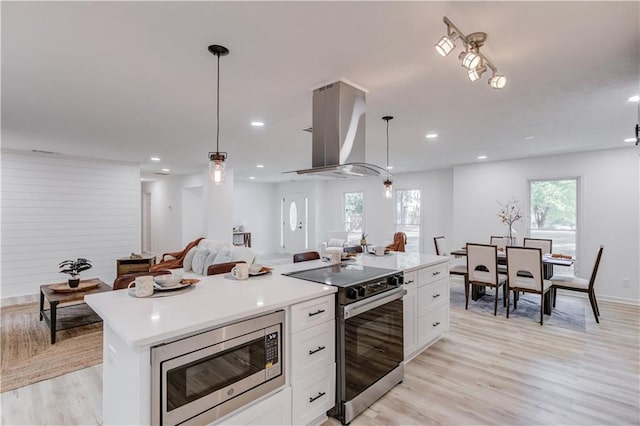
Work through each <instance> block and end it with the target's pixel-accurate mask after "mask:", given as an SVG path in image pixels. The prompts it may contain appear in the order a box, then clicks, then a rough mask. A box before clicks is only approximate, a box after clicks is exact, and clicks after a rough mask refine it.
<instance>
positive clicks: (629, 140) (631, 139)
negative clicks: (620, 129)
mask: <svg viewBox="0 0 640 426" xmlns="http://www.w3.org/2000/svg"><path fill="white" fill-rule="evenodd" d="M624 141H625V142H635V141H636V138H626V139H625V140H624Z"/></svg>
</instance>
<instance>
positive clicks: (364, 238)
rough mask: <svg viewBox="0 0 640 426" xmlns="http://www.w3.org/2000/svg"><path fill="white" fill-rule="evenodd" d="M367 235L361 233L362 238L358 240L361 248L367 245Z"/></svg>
mask: <svg viewBox="0 0 640 426" xmlns="http://www.w3.org/2000/svg"><path fill="white" fill-rule="evenodd" d="M367 235H369V234H365V233H364V232H363V233H362V238H360V245H361V246H366V245H367Z"/></svg>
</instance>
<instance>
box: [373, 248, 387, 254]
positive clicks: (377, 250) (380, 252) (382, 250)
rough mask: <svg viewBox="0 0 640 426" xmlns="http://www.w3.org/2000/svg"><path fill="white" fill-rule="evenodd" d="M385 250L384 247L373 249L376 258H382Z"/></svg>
mask: <svg viewBox="0 0 640 426" xmlns="http://www.w3.org/2000/svg"><path fill="white" fill-rule="evenodd" d="M385 248H386V247H385V246H376V247H375V251H376V256H384V250H385Z"/></svg>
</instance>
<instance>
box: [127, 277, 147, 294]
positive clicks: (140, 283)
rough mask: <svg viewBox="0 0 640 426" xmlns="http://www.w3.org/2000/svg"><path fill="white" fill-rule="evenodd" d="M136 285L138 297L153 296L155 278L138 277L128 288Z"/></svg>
mask: <svg viewBox="0 0 640 426" xmlns="http://www.w3.org/2000/svg"><path fill="white" fill-rule="evenodd" d="M133 284H135V285H136V286H135V291H136V293H135V294H136V297H149V296H151V295H152V294H153V277H152V276H151V275H144V276H141V277H136V280H135V281H131V282H130V283H129V286H128V287H127V288H131V286H132V285H133Z"/></svg>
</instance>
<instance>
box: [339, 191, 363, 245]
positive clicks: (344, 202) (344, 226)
mask: <svg viewBox="0 0 640 426" xmlns="http://www.w3.org/2000/svg"><path fill="white" fill-rule="evenodd" d="M347 194H360V195H361V196H362V220H361V221H360V225H361V229H362V231H360V232H358V235H357V238H355V237H353V235H355V234H356V232H354V231H350V230H348V229H347V223H352V222H347V217H346V214H347ZM364 212H365V197H364V191H363V190H360V191H344V192H343V193H342V218H341V219H340V220H341V222H342V229H344V231H345V232H347V242H351V241H357V242H358V243H359V242H360V239H361V237H362V232H366V231H365V229H366V228H365V214H364Z"/></svg>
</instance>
